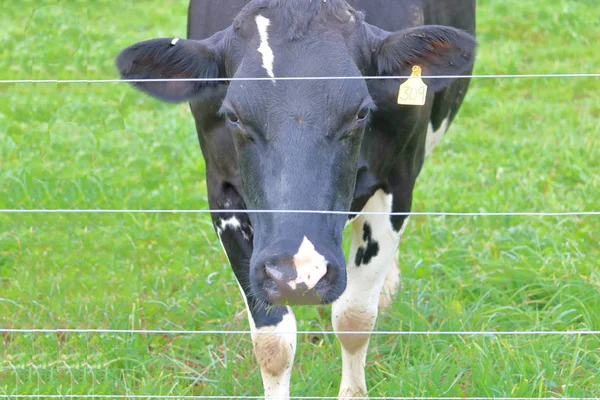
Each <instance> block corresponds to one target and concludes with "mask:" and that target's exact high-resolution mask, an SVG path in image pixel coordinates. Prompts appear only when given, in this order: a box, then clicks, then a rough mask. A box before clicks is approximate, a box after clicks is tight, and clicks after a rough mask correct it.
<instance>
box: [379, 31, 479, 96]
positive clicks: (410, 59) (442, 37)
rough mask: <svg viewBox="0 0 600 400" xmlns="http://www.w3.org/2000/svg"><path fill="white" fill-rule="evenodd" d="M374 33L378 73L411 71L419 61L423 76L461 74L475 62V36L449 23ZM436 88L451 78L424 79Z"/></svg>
mask: <svg viewBox="0 0 600 400" xmlns="http://www.w3.org/2000/svg"><path fill="white" fill-rule="evenodd" d="M378 33H379V34H378V35H377V36H374V35H373V36H371V43H372V46H371V48H372V49H373V50H375V54H372V56H373V61H374V62H375V63H376V65H377V70H378V74H379V75H402V76H408V75H410V74H411V70H412V67H413V66H415V65H418V66H420V67H421V69H422V74H423V76H444V75H460V74H462V73H463V72H465V71H466V70H467V69H468V68H469V67H470V66H472V65H473V61H474V58H475V47H476V46H477V43H476V41H475V38H474V37H473V36H472V35H470V34H468V33H467V32H465V31H462V30H459V29H456V28H451V27H448V26H438V25H426V26H419V27H415V28H409V29H405V30H402V31H399V32H394V33H388V34H387V35H384V36H383V38H381V37H382V36H381V35H380V34H381V31H379V32H378ZM424 81H425V83H426V84H427V86H428V87H429V88H430V89H431V90H433V91H434V92H436V91H439V90H442V89H443V88H444V87H446V86H447V85H448V84H449V83H450V82H451V79H443V78H442V79H424Z"/></svg>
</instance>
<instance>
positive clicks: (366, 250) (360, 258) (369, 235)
mask: <svg viewBox="0 0 600 400" xmlns="http://www.w3.org/2000/svg"><path fill="white" fill-rule="evenodd" d="M363 242H364V246H361V247H359V248H358V250H357V251H356V257H355V259H354V264H355V265H356V266H357V267H360V266H361V265H362V264H365V265H366V264H369V263H370V262H371V259H372V258H373V257H376V256H377V254H379V243H378V242H377V241H376V240H375V239H373V229H372V228H371V225H370V224H369V223H368V222H365V223H364V225H363Z"/></svg>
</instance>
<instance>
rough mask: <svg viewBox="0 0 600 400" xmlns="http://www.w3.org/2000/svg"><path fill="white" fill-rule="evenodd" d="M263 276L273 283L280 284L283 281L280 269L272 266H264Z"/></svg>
mask: <svg viewBox="0 0 600 400" xmlns="http://www.w3.org/2000/svg"><path fill="white" fill-rule="evenodd" d="M265 274H266V276H268V277H269V278H271V279H272V280H273V281H274V282H275V283H281V282H283V281H284V279H285V274H284V273H283V272H282V271H281V269H279V268H277V267H276V266H274V265H272V264H268V263H267V264H265Z"/></svg>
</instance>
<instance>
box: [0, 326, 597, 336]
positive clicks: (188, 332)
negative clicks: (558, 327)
mask: <svg viewBox="0 0 600 400" xmlns="http://www.w3.org/2000/svg"><path fill="white" fill-rule="evenodd" d="M0 333H18V334H27V333H97V334H130V333H135V334H146V335H249V334H251V333H254V334H266V335H273V334H298V335H335V334H344V335H389V336H452V335H456V336H546V335H564V336H571V335H600V331H593V330H582V331H499V332H494V331H372V332H370V331H339V332H334V331H296V332H291V331H260V330H258V331H256V332H251V331H241V330H232V331H225V330H161V329H79V328H74V329H50V328H32V329H16V328H15V329H0Z"/></svg>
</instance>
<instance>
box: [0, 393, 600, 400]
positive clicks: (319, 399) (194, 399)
mask: <svg viewBox="0 0 600 400" xmlns="http://www.w3.org/2000/svg"><path fill="white" fill-rule="evenodd" d="M4 397H5V398H7V399H37V398H45V399H180V400H202V399H215V400H220V399H264V398H265V397H264V396H170V395H164V396H161V395H139V394H138V395H109V394H106V395H104V394H87V395H86V394H82V395H78V394H65V395H60V394H57V395H46V394H40V395H36V394H23V395H20V394H15V395H10V394H9V395H4ZM289 398H290V399H297V400H310V399H312V400H329V399H331V400H337V399H340V397H328V396H291V397H289ZM342 398H344V397H342ZM347 399H353V400H357V399H364V400H600V398H598V397H390V396H386V397H347Z"/></svg>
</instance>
